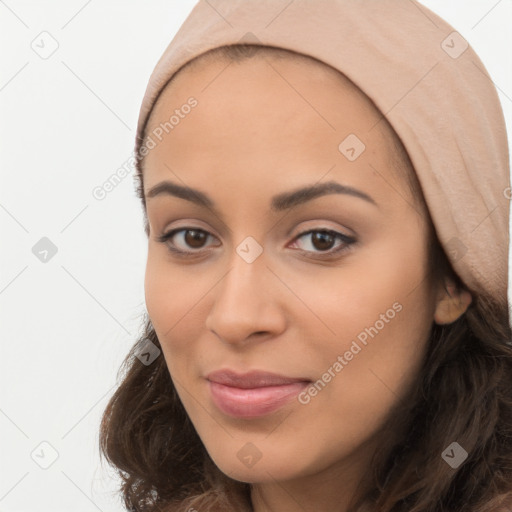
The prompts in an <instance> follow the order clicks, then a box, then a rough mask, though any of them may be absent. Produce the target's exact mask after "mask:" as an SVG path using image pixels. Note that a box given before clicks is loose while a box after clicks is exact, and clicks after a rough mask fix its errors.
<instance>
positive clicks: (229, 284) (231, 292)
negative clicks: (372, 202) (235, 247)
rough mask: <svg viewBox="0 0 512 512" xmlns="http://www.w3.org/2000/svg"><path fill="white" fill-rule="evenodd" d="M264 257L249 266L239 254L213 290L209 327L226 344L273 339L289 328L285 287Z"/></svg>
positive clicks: (207, 319) (232, 260) (231, 261)
mask: <svg viewBox="0 0 512 512" xmlns="http://www.w3.org/2000/svg"><path fill="white" fill-rule="evenodd" d="M262 256H263V255H261V256H260V257H258V258H257V259H256V260H255V261H253V262H252V263H247V262H246V261H244V260H243V259H242V258H241V257H240V256H239V255H238V254H236V253H235V254H234V257H233V258H232V259H231V260H230V263H231V266H230V268H229V270H228V272H227V273H226V274H225V275H224V277H223V278H222V279H221V280H220V282H219V283H218V284H217V285H216V286H215V287H214V288H213V289H212V291H211V293H212V294H213V295H214V298H213V306H212V309H211V310H210V313H209V314H208V317H207V318H206V327H207V329H209V330H210V331H211V332H213V333H214V334H215V335H216V336H217V337H218V338H220V339H221V341H223V342H224V343H229V344H242V345H243V344H245V343H246V342H248V341H254V340H255V339H256V338H257V339H259V340H262V339H268V338H272V337H274V336H277V335H278V334H279V333H280V332H282V331H283V330H284V329H285V327H286V318H285V314H284V311H283V309H282V305H283V304H284V302H283V300H282V299H283V296H284V294H285V290H284V289H285V287H284V286H283V284H282V283H281V281H280V280H279V279H278V278H277V277H276V276H275V275H274V273H273V272H272V271H271V270H270V269H269V268H268V267H267V266H266V262H265V259H264V258H263V257H262ZM280 288H281V289H280ZM284 298H285V297H284Z"/></svg>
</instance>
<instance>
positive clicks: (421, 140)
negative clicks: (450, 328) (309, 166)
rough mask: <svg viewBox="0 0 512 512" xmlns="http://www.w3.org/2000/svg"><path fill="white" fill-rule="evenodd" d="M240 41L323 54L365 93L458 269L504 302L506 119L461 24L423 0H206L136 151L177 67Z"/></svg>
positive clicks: (158, 78)
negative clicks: (399, 147) (396, 142)
mask: <svg viewBox="0 0 512 512" xmlns="http://www.w3.org/2000/svg"><path fill="white" fill-rule="evenodd" d="M241 42H248V43H257V44H261V45H264V46H275V47H280V48H285V49H289V50H293V51H295V52H299V53H303V54H305V55H309V56H312V57H315V58H317V59H319V60H320V61H323V62H325V63H327V64H329V65H330V66H332V67H334V68H335V69H338V70H339V71H341V72H342V73H343V74H345V75H346V76H348V78H350V79H351V80H352V82H354V83H355V84H356V85H357V86H358V87H359V88H360V89H361V90H362V91H364V92H365V93H366V95H367V96H369V97H370V98H371V99H372V100H373V102H374V103H375V105H376V106H377V107H378V108H379V109H380V110H381V112H382V113H383V114H384V115H385V117H386V118H387V120H388V121H389V123H390V124H391V126H392V127H393V128H394V129H395V131H396V132H397V134H398V135H399V137H400V138H401V140H402V142H403V144H404V146H405V148H406V149H407V152H408V153H409V156H410V158H411V161H412V163H413V165H414V167H415V169H416V173H417V176H418V178H419V181H420V184H421V187H422V190H423V193H424V196H425V199H426V202H427V206H428V209H429V211H430V215H431V217H432V221H433V223H434V226H435V228H436V231H437V235H438V237H439V239H440V242H441V244H442V245H443V247H444V249H445V251H446V253H447V255H448V257H449V259H450V261H451V263H452V265H453V266H454V269H455V270H456V272H457V273H458V274H459V276H460V277H461V279H462V280H463V281H464V282H465V284H466V285H467V286H468V287H469V288H470V289H472V290H474V291H476V292H478V293H480V292H487V293H489V294H491V295H493V296H494V297H495V298H496V299H498V300H499V301H500V302H501V303H502V304H507V281H508V278H507V276H508V246H509V229H508V223H509V199H507V197H508V198H510V171H509V155H508V144H507V135H506V129H505V121H504V117H503V112H502V110H501V106H500V102H499V98H498V96H497V93H496V89H495V87H494V85H493V83H492V81H491V79H490V78H489V75H488V73H487V71H486V69H485V68H484V65H483V64H482V62H481V61H480V59H479V58H478V56H477V55H476V53H475V52H474V51H473V49H472V48H471V47H469V46H468V43H467V42H466V41H465V40H464V38H463V37H462V36H461V35H460V34H459V33H457V32H456V31H455V30H454V29H453V28H452V27H451V26H450V25H448V24H447V23H446V22H445V21H444V20H442V19H441V18H439V17H438V16H437V15H436V14H434V13H433V12H431V11H430V10H428V9H426V8H425V7H424V6H423V5H422V4H420V3H418V2H417V1H415V0H321V1H318V0H215V1H214V2H211V1H207V0H202V1H199V2H198V3H197V4H196V6H195V7H194V9H193V10H192V12H191V13H190V15H189V16H188V18H187V19H186V20H185V22H184V23H183V25H182V26H181V28H180V30H179V31H178V33H177V34H176V36H175V37H174V39H173V40H172V41H171V43H170V44H169V46H168V47H167V49H166V50H165V52H164V54H163V55H162V57H161V58H160V60H159V61H158V63H157V65H156V67H155V69H154V71H153V73H152V75H151V78H150V80H149V84H148V86H147V90H146V94H145V96H144V100H143V103H142V107H141V110H140V117H139V123H138V131H137V141H136V155H138V154H139V153H138V152H139V149H140V147H141V142H142V139H141V138H142V135H143V131H144V128H145V126H146V122H147V120H148V117H149V114H150V113H151V109H152V108H153V105H154V104H155V101H156V100H157V98H158V95H159V94H160V92H161V91H162V89H163V88H164V87H165V85H166V84H167V82H168V80H169V79H170V78H171V77H172V75H173V74H174V73H175V72H176V71H177V70H178V69H179V68H180V67H181V66H182V65H184V64H185V63H186V62H187V61H189V60H191V59H193V58H194V57H196V56H198V55H199V54H201V53H204V52H206V51H208V50H210V49H213V48H216V47H219V46H224V45H229V44H236V43H241ZM340 142H341V141H340ZM363 142H364V141H363Z"/></svg>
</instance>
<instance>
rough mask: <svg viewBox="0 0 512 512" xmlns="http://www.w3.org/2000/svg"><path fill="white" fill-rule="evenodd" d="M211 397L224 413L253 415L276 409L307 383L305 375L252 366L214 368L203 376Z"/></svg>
mask: <svg viewBox="0 0 512 512" xmlns="http://www.w3.org/2000/svg"><path fill="white" fill-rule="evenodd" d="M206 379H207V380H208V383H209V388H210V392H211V396H212V400H213V402H214V403H215V405H216V406H217V407H218V408H219V409H220V410H221V411H222V412H223V413H225V414H227V415H229V416H234V417H237V418H256V417H259V416H264V415H266V414H270V413H272V412H275V411H277V410H278V409H280V408H281V407H283V406H284V405H286V403H288V402H289V401H290V400H291V399H292V398H293V397H295V396H297V395H298V394H299V393H300V392H301V391H302V390H303V389H305V388H306V387H307V386H308V385H309V384H310V382H311V381H310V380H309V379H306V378H303V377H301V378H295V377H286V376H283V375H278V374H276V373H270V372H263V371H258V370H253V371H251V372H248V373H243V374H239V373H236V372H234V371H232V370H218V371H215V372H212V373H210V374H208V376H207V377H206Z"/></svg>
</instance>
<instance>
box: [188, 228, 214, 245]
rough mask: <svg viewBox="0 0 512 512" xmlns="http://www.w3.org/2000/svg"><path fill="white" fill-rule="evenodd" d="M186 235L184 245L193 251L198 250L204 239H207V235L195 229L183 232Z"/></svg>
mask: <svg viewBox="0 0 512 512" xmlns="http://www.w3.org/2000/svg"><path fill="white" fill-rule="evenodd" d="M185 233H186V235H185V237H184V240H185V243H186V244H187V245H188V246H190V247H193V248H194V249H200V248H201V247H202V246H203V244H204V241H205V240H206V238H208V234H207V233H205V232H204V231H199V230H197V229H187V230H186V231H185Z"/></svg>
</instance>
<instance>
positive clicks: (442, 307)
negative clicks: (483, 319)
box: [434, 279, 472, 324]
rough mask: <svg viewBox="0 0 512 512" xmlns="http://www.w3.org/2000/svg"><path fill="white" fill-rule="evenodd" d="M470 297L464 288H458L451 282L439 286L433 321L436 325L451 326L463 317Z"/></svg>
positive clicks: (469, 302) (470, 299) (447, 281)
mask: <svg viewBox="0 0 512 512" xmlns="http://www.w3.org/2000/svg"><path fill="white" fill-rule="evenodd" d="M471 301H472V296H471V294H470V293H469V292H468V291H467V290H466V289H464V288H458V287H457V286H456V285H455V283H453V281H452V280H450V279H448V280H446V281H445V282H444V283H443V285H441V286H440V289H439V292H438V297H437V303H436V309H435V311H434V321H435V322H436V324H451V323H452V322H455V320H457V319H458V318H459V317H460V316H461V315H463V314H464V313H465V312H466V310H467V309H468V307H469V305H470V304H471Z"/></svg>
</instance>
